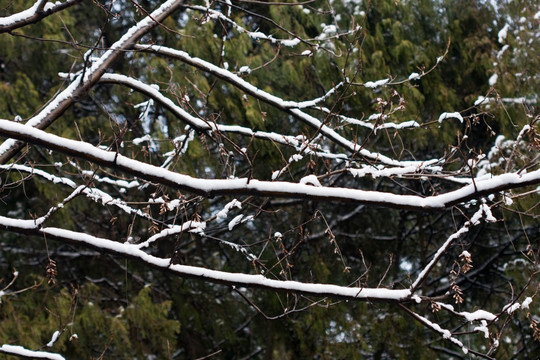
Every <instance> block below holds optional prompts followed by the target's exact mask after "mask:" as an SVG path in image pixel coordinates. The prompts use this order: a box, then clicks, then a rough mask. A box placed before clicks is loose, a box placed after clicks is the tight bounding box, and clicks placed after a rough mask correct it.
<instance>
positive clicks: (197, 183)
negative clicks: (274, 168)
mask: <svg viewBox="0 0 540 360" xmlns="http://www.w3.org/2000/svg"><path fill="white" fill-rule="evenodd" d="M0 134H2V135H4V136H9V137H12V138H16V139H18V140H21V141H25V142H29V143H32V144H36V145H41V146H44V147H46V148H48V149H51V150H56V151H59V152H61V153H64V154H67V155H72V156H76V157H79V158H82V159H85V160H88V161H91V162H94V163H96V164H99V165H103V166H107V167H110V168H114V169H118V170H120V171H122V172H125V173H127V174H131V175H134V176H136V177H139V178H141V179H145V180H148V181H153V182H156V183H160V184H163V185H168V186H172V187H174V188H177V189H183V190H187V191H190V192H193V193H195V194H199V195H203V196H206V197H212V196H216V195H234V194H244V195H256V196H273V197H283V198H310V199H314V200H315V199H316V200H324V201H333V200H338V201H354V202H359V203H365V204H372V205H378V206H388V207H394V208H403V209H412V210H424V211H425V210H436V209H438V210H443V209H446V208H449V207H451V206H454V205H457V204H459V203H462V202H465V201H468V200H470V199H473V198H478V197H481V196H487V195H489V194H492V193H498V192H500V191H504V190H509V189H513V188H517V187H523V186H527V185H534V184H538V183H540V170H535V171H531V172H529V173H525V174H520V173H508V174H502V175H498V176H493V177H491V178H489V179H483V180H477V181H475V182H474V183H473V184H468V185H465V186H463V187H462V188H460V189H458V190H454V191H450V192H447V193H445V194H441V195H434V196H428V197H421V196H418V195H398V194H393V193H386V192H379V191H366V190H358V189H350V188H340V187H314V186H310V185H307V184H297V183H290V182H269V181H260V180H253V179H248V178H240V179H200V178H194V177H191V176H188V175H183V174H179V173H175V172H172V171H169V170H167V169H163V168H160V167H157V166H154V165H151V164H147V163H144V162H141V161H137V160H134V159H130V158H127V157H125V156H123V155H121V154H119V153H116V152H112V151H106V150H102V149H99V148H96V147H94V146H93V145H91V144H89V143H85V142H82V141H75V140H70V139H65V138H62V137H60V136H57V135H53V134H49V133H46V132H44V131H42V130H39V129H36V128H32V127H30V126H27V125H23V124H18V123H15V122H13V121H8V120H0Z"/></svg>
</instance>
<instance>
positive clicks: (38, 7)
mask: <svg viewBox="0 0 540 360" xmlns="http://www.w3.org/2000/svg"><path fill="white" fill-rule="evenodd" d="M81 1H82V0H66V1H64V2H59V1H57V2H55V3H52V2H48V1H47V0H37V1H36V2H35V3H34V5H32V6H31V7H30V8H28V9H26V10H23V11H21V12H19V13H16V14H13V15H10V16H6V17H0V33H4V32H9V31H12V30H15V29H17V28H20V27H23V26H26V25H29V24H34V23H37V22H39V21H40V20H41V19H43V18H45V17H47V16H49V15H51V14H54V13H56V12H58V11H61V10H64V9H66V8H68V7H70V6H73V5H75V4H77V3H79V2H81Z"/></svg>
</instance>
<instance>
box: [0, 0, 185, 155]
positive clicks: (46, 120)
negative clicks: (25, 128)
mask: <svg viewBox="0 0 540 360" xmlns="http://www.w3.org/2000/svg"><path fill="white" fill-rule="evenodd" d="M182 3H183V0H168V1H167V2H165V3H163V4H162V5H161V6H160V7H159V8H158V9H157V10H155V11H154V12H152V14H151V15H149V16H147V17H145V18H144V19H143V20H141V21H139V22H138V23H137V24H136V25H134V26H133V27H131V28H130V29H129V30H128V31H126V33H125V34H124V35H123V36H122V37H121V38H120V40H118V41H117V42H116V43H114V44H113V45H112V46H111V48H110V49H109V50H107V51H106V52H105V54H103V55H102V56H101V57H100V58H99V59H97V60H96V61H94V62H93V63H92V65H91V66H90V68H88V69H85V70H84V71H83V72H82V73H80V74H78V76H77V78H76V79H75V81H73V82H72V83H71V84H70V85H69V86H68V87H67V88H66V89H64V90H63V91H62V92H60V93H59V94H58V95H57V96H56V97H55V98H54V99H53V100H52V101H51V102H50V103H49V104H48V105H47V106H46V107H45V108H43V109H42V110H41V111H40V112H39V114H37V115H36V116H34V117H32V118H31V119H30V120H28V122H27V125H30V126H34V127H36V128H38V129H45V128H47V127H48V126H49V125H50V124H52V123H53V122H54V121H55V120H56V119H58V118H59V117H60V116H61V115H62V114H63V113H64V112H65V111H66V110H67V109H68V108H69V107H70V106H71V105H72V104H73V103H74V102H76V101H77V99H78V98H80V97H81V96H83V95H84V94H86V92H87V91H88V90H89V89H90V88H91V87H92V86H93V85H94V84H95V83H96V82H97V81H99V79H100V78H101V76H102V75H103V74H104V73H105V71H106V70H107V69H108V68H109V67H110V66H111V65H112V64H113V63H114V62H115V61H116V60H117V59H118V58H119V57H121V56H122V55H123V54H124V52H125V51H126V50H129V49H131V48H132V47H133V45H134V44H135V43H136V42H137V41H138V40H139V39H140V38H141V37H142V36H143V35H144V34H146V33H148V31H150V30H151V29H153V28H154V27H156V26H157V25H158V24H159V22H161V21H163V20H164V19H165V18H167V17H168V16H169V15H171V13H173V12H174V11H175V10H176V9H178V8H179V7H180V6H181V5H182ZM85 60H86V59H85ZM22 147H23V144H22V143H17V142H16V141H15V140H12V139H9V140H7V141H5V142H4V143H3V144H2V145H1V146H0V164H5V163H6V162H8V161H9V160H10V159H11V158H12V157H13V156H14V155H15V154H16V153H18V152H19V151H20V150H21V149H22Z"/></svg>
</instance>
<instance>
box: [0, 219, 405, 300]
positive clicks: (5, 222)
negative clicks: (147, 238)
mask: <svg viewBox="0 0 540 360" xmlns="http://www.w3.org/2000/svg"><path fill="white" fill-rule="evenodd" d="M0 226H1V227H2V228H4V229H6V230H8V231H13V232H19V233H24V234H30V235H36V236H41V237H43V236H45V237H46V238H47V239H54V240H59V241H63V242H66V243H71V244H76V245H77V244H78V245H82V246H87V247H92V248H95V249H97V250H100V251H104V252H107V253H111V254H115V255H120V256H123V257H127V258H131V259H135V260H138V261H141V262H143V263H145V264H146V265H149V266H151V267H154V268H157V269H159V270H163V271H168V272H171V273H174V274H176V275H179V276H182V277H189V278H195V279H201V280H205V281H209V282H214V283H221V284H226V285H230V286H245V287H256V288H263V289H269V290H276V291H285V292H294V293H299V294H305V295H315V296H332V297H338V298H347V299H354V300H365V301H376V300H379V301H405V300H407V299H408V298H409V297H410V294H411V292H410V290H409V289H401V290H394V289H386V288H361V287H346V286H339V285H332V284H316V283H303V282H298V281H285V280H274V279H269V278H266V277H264V276H262V275H251V274H244V273H231V272H226V271H218V270H211V269H206V268H203V267H197V266H188V265H180V264H173V263H172V262H171V259H168V258H159V257H156V256H153V255H150V254H148V253H146V252H144V251H143V250H141V247H140V246H139V245H136V244H129V243H119V242H116V241H112V240H108V239H104V238H98V237H95V236H92V235H88V234H85V233H81V232H75V231H70V230H65V229H59V228H54V227H40V226H39V224H38V223H36V221H34V220H20V219H12V218H8V217H4V216H0Z"/></svg>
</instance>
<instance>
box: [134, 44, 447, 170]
mask: <svg viewBox="0 0 540 360" xmlns="http://www.w3.org/2000/svg"><path fill="white" fill-rule="evenodd" d="M135 49H136V50H141V51H148V52H153V53H156V54H161V55H165V56H169V57H172V58H174V59H177V60H180V61H182V62H184V63H186V64H189V65H192V66H194V67H196V68H198V69H200V70H203V71H205V72H207V73H209V74H212V75H214V76H216V77H218V78H220V79H222V80H224V81H227V82H228V83H230V84H232V85H233V86H235V87H236V88H238V89H240V90H242V91H244V92H246V93H247V94H249V95H251V96H253V97H255V98H257V99H259V100H261V101H264V102H265V103H267V104H269V105H271V106H274V107H275V108H277V109H279V110H281V111H284V112H286V113H288V114H290V115H292V116H293V117H294V118H296V119H297V120H300V121H302V122H303V123H305V124H307V125H309V126H310V127H312V128H313V129H317V130H318V131H320V132H321V133H322V134H323V135H324V136H325V137H326V138H328V139H330V140H331V141H333V142H335V143H336V144H338V145H340V146H342V147H343V148H345V149H347V150H348V151H350V152H352V153H358V154H359V155H361V156H363V157H365V158H366V159H369V160H371V161H377V162H380V163H383V164H386V165H390V166H411V165H416V166H419V167H421V168H425V169H428V170H429V169H430V166H431V165H433V164H437V163H439V162H440V161H441V160H440V159H430V160H425V161H398V160H395V159H392V158H390V157H388V156H385V155H383V154H380V153H374V152H371V151H369V150H367V149H365V148H363V147H362V146H360V145H358V144H357V143H356V142H353V141H350V140H348V139H347V138H345V137H343V136H342V135H340V134H339V133H338V132H337V131H335V130H334V129H332V128H331V127H329V126H327V125H325V124H324V123H323V122H321V121H320V120H319V119H317V118H315V117H314V116H312V115H309V114H308V113H306V112H304V111H302V108H304V107H305V106H306V104H307V103H306V102H296V101H287V100H283V99H281V98H279V97H277V96H275V95H272V94H270V93H268V92H266V91H264V90H262V89H259V88H257V87H256V86H254V85H252V84H250V83H249V82H247V81H246V80H244V79H242V78H241V77H239V76H238V75H236V74H234V73H232V72H230V71H228V70H226V69H223V68H221V67H219V66H216V65H214V64H212V63H209V62H207V61H205V60H202V59H199V58H196V57H192V56H190V55H189V54H188V53H186V52H184V51H181V50H176V49H171V48H167V47H164V46H158V45H135ZM313 101H315V102H317V101H318V100H313Z"/></svg>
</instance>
